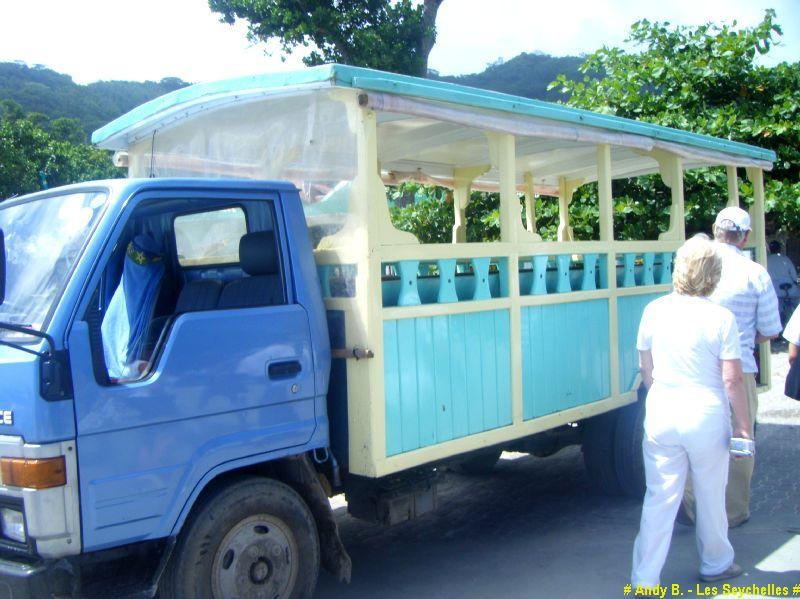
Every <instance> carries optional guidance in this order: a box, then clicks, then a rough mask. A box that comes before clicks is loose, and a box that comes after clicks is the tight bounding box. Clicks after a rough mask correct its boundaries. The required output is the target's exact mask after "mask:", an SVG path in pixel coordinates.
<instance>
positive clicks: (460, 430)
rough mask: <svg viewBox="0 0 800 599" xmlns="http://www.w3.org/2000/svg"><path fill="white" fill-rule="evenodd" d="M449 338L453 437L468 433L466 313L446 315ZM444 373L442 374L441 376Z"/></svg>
mask: <svg viewBox="0 0 800 599" xmlns="http://www.w3.org/2000/svg"><path fill="white" fill-rule="evenodd" d="M447 325H448V330H449V339H450V401H451V404H452V406H453V408H452V414H453V438H454V439H455V438H457V437H464V436H465V435H467V434H469V414H468V409H467V402H466V398H467V352H468V351H471V349H467V315H466V314H452V315H450V316H448V317H447ZM444 377H445V374H444V373H443V374H442V378H444Z"/></svg>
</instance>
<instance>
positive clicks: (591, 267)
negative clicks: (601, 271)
mask: <svg viewBox="0 0 800 599" xmlns="http://www.w3.org/2000/svg"><path fill="white" fill-rule="evenodd" d="M596 269H597V254H584V255H583V279H582V280H581V289H582V290H583V291H593V290H595V289H597V277H596V276H595V272H596Z"/></svg>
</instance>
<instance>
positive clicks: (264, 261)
mask: <svg viewBox="0 0 800 599" xmlns="http://www.w3.org/2000/svg"><path fill="white" fill-rule="evenodd" d="M239 263H240V264H241V266H242V270H243V271H244V272H246V273H247V274H249V275H250V276H258V275H274V274H277V273H278V272H279V270H280V269H279V267H278V248H277V247H276V246H275V233H273V232H272V231H257V232H255V233H247V234H246V235H242V238H241V239H240V240H239Z"/></svg>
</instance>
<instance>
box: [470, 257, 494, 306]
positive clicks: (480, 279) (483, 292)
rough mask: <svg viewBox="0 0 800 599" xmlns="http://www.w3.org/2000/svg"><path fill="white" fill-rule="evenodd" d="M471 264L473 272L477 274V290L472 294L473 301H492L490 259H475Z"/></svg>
mask: <svg viewBox="0 0 800 599" xmlns="http://www.w3.org/2000/svg"><path fill="white" fill-rule="evenodd" d="M471 262H472V272H473V273H475V288H474V290H473V292H472V299H474V300H487V299H492V292H491V291H490V290H489V262H490V260H489V258H473V259H472V260H471Z"/></svg>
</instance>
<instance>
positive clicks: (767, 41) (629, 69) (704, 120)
mask: <svg viewBox="0 0 800 599" xmlns="http://www.w3.org/2000/svg"><path fill="white" fill-rule="evenodd" d="M780 35H781V29H780V27H779V26H778V24H777V23H776V22H775V12H774V11H773V10H767V11H766V13H765V16H764V19H763V20H762V21H761V22H760V23H759V24H757V25H756V26H754V27H751V28H742V29H737V28H736V23H735V22H734V23H733V25H730V26H729V25H715V24H712V23H709V24H705V25H701V26H697V27H685V26H675V27H673V26H671V25H670V24H669V23H651V22H649V21H647V20H642V21H638V22H637V23H634V24H633V26H632V27H631V31H630V35H629V37H628V39H627V40H626V47H625V48H609V47H603V48H601V49H599V50H598V51H597V52H595V53H593V54H591V55H589V56H588V57H587V58H586V61H585V62H584V63H583V65H582V66H581V68H580V70H581V71H582V72H583V74H584V76H583V78H582V80H570V79H568V78H567V77H565V76H563V75H562V76H560V77H559V78H558V79H557V80H556V81H555V82H553V83H552V84H551V88H558V89H559V90H560V91H561V92H563V93H565V94H568V96H569V100H568V103H569V104H571V105H573V106H576V107H579V108H586V109H590V110H594V111H598V112H604V113H608V114H614V115H617V116H623V117H629V118H635V119H640V120H644V121H648V122H652V123H657V124H659V125H665V126H668V127H676V128H680V129H685V130H689V131H693V132H696V133H704V134H708V135H713V136H715V137H721V138H725V139H733V140H736V141H741V142H745V143H749V144H753V145H757V146H761V147H765V148H769V149H772V150H774V151H775V152H776V154H777V156H778V159H777V161H776V163H775V168H774V170H773V171H772V173H771V174H770V175H769V176H768V178H767V181H766V209H767V212H768V217H767V218H768V223H769V226H770V228H772V229H773V230H774V229H776V228H783V229H784V230H786V231H787V232H789V233H793V234H796V233H798V232H800V211H799V210H798V207H800V203H799V202H800V184H798V175H800V126H798V116H800V95H798V93H797V90H798V89H800V63H794V64H787V63H781V64H778V65H776V66H773V67H766V66H762V65H759V64H758V62H757V60H756V58H757V57H758V56H760V55H763V54H766V53H767V52H769V51H770V48H771V47H772V46H773V45H774V43H775V38H776V37H778V36H780ZM654 179H655V178H654V177H642V178H639V179H637V180H633V181H630V182H620V184H619V185H615V190H614V192H615V194H619V195H618V197H617V198H616V201H615V204H616V205H615V212H616V216H617V222H616V224H615V227H616V229H617V233H618V234H620V235H621V236H622V238H626V237H627V236H631V235H633V236H637V237H639V238H641V237H642V235H641V231H638V230H632V229H630V227H629V226H628V225H627V224H626V222H625V221H626V218H627V216H628V215H636V216H644V217H645V220H644V222H645V223H653V222H658V223H659V229H662V230H663V228H664V227H665V226H666V223H667V222H668V218H667V211H668V207H669V199H668V195H667V194H666V193H665V190H664V188H663V186H662V189H660V190H659V189H656V188H657V186H658V185H659V184H660V182H657V181H654ZM685 190H686V209H687V229H688V230H689V231H700V230H706V231H707V230H708V229H709V227H710V224H711V222H712V221H713V215H714V213H715V211H716V210H717V209H718V208H719V207H720V206H721V205H722V204H724V202H725V198H726V179H725V175H724V173H723V172H721V170H720V169H700V170H696V171H691V172H689V173H687V175H686V179H685ZM742 191H743V193H744V195H745V196H746V195H747V193H749V192H750V191H751V189H750V185H749V184H748V183H746V182H745V183H743V184H742ZM582 193H583V194H586V193H590V192H589V191H587V190H584V191H583V192H582ZM634 198H653V199H654V200H655V201H651V202H648V203H646V204H644V205H642V204H637V203H636V200H635V199H634Z"/></svg>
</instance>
